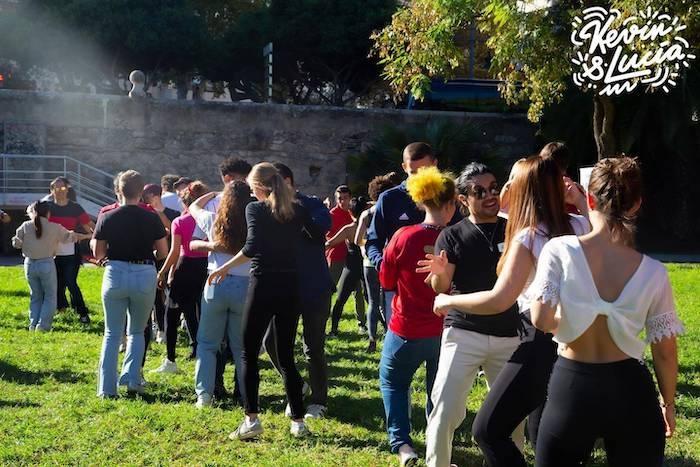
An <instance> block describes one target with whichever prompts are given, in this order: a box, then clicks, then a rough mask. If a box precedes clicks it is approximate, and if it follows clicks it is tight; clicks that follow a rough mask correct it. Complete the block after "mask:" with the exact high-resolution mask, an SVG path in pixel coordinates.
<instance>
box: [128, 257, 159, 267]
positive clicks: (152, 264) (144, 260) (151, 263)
mask: <svg viewBox="0 0 700 467" xmlns="http://www.w3.org/2000/svg"><path fill="white" fill-rule="evenodd" d="M127 263H129V264H148V265H150V266H155V264H156V262H155V261H153V260H152V259H139V260H133V261H127Z"/></svg>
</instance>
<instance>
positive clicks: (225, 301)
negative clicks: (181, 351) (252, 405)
mask: <svg viewBox="0 0 700 467" xmlns="http://www.w3.org/2000/svg"><path fill="white" fill-rule="evenodd" d="M248 283H249V278H248V277H247V276H233V275H229V276H227V277H226V278H225V279H224V280H222V281H221V282H219V283H218V284H216V285H213V286H212V285H209V284H206V285H205V286H204V295H203V296H202V314H201V316H200V317H199V330H198V331H197V363H196V365H195V370H194V378H195V392H196V393H197V395H202V394H204V393H206V394H209V395H214V387H215V380H216V378H215V375H216V353H217V352H218V351H219V349H220V347H221V341H223V339H224V337H227V338H228V345H229V348H230V349H231V353H232V354H233V361H234V362H235V365H236V369H238V370H239V371H238V372H237V377H238V378H239V381H238V382H239V384H240V387H241V391H244V385H243V379H242V378H243V372H242V371H240V369H241V366H242V365H243V360H242V358H243V357H242V353H243V327H242V324H241V322H242V320H243V308H244V307H245V301H246V295H247V293H248Z"/></svg>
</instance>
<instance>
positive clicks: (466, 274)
mask: <svg viewBox="0 0 700 467" xmlns="http://www.w3.org/2000/svg"><path fill="white" fill-rule="evenodd" d="M456 185H457V192H458V199H459V202H460V205H461V208H462V210H463V211H464V214H465V215H468V217H467V218H465V219H462V221H460V222H458V223H457V224H455V225H453V226H451V227H447V228H446V229H444V230H443V231H442V232H441V233H440V236H439V237H438V239H437V242H436V244H435V254H434V255H427V256H426V260H425V261H419V263H418V266H419V267H418V272H429V273H430V275H429V276H428V280H429V281H430V285H431V286H432V288H433V290H434V291H435V292H436V293H449V291H450V290H454V291H455V293H458V294H462V293H472V292H479V291H482V290H491V288H493V286H494V285H495V283H496V278H497V276H496V265H497V264H498V260H499V259H500V257H501V252H502V251H503V242H504V239H505V230H506V220H505V219H503V218H501V217H499V216H498V212H499V210H500V203H499V197H498V194H499V189H498V182H497V181H496V177H495V176H494V175H493V173H492V171H491V170H490V169H489V168H488V167H486V166H485V165H483V164H479V163H476V162H473V163H471V164H469V165H467V166H466V167H465V168H464V170H463V171H462V173H461V174H460V176H459V178H458V179H457V183H456ZM519 323H520V320H519V318H518V307H517V305H516V304H513V306H511V307H510V308H509V309H508V310H507V311H504V312H503V313H500V314H497V315H490V316H485V315H476V314H470V313H463V312H461V311H457V310H450V311H449V312H448V314H447V316H446V317H445V322H444V326H445V327H444V330H443V332H442V342H441V347H440V361H439V363H438V371H437V374H436V376H435V384H434V386H433V391H432V394H431V399H432V401H433V404H434V408H433V411H432V412H431V413H430V416H429V418H428V427H427V430H426V460H427V463H428V465H429V466H442V465H450V458H451V455H452V438H453V436H454V432H455V430H456V429H457V428H458V427H459V426H460V425H461V424H462V422H463V421H464V418H465V416H466V403H467V396H468V395H469V391H470V390H471V386H472V384H473V382H474V379H475V378H476V375H477V373H478V372H479V368H482V369H483V371H484V374H485V376H486V379H487V381H488V382H489V384H492V383H493V382H494V381H495V379H496V376H498V373H499V372H500V371H501V369H502V368H503V366H504V365H505V363H506V362H507V361H508V359H509V358H510V357H511V355H512V354H513V352H514V351H515V349H516V348H517V347H518V345H519V344H520V339H519V337H518V328H519ZM515 434H516V443H519V445H521V446H522V441H523V430H522V428H518V429H517V430H516V433H515Z"/></svg>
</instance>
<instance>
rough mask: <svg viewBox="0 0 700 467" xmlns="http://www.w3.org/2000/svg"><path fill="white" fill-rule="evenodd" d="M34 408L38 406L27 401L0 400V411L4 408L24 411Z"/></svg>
mask: <svg viewBox="0 0 700 467" xmlns="http://www.w3.org/2000/svg"><path fill="white" fill-rule="evenodd" d="M29 407H31V408H34V407H39V404H37V403H35V402H27V401H5V400H2V399H0V409H4V408H9V409H25V408H29Z"/></svg>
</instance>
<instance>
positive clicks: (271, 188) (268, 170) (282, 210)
mask: <svg viewBox="0 0 700 467" xmlns="http://www.w3.org/2000/svg"><path fill="white" fill-rule="evenodd" d="M248 180H250V182H251V185H254V186H255V187H256V188H259V189H261V190H264V191H266V192H267V193H268V198H267V200H265V203H267V205H268V206H270V211H272V217H274V218H275V220H277V221H278V222H289V221H290V220H292V219H293V218H294V190H292V188H291V187H290V186H289V185H287V182H285V181H284V179H283V178H282V176H281V175H280V174H279V172H278V171H277V169H276V168H275V166H274V165H272V164H270V163H269V162H261V163H259V164H256V165H255V166H254V167H253V169H252V170H251V171H250V174H249V175H248Z"/></svg>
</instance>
